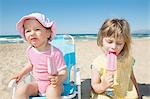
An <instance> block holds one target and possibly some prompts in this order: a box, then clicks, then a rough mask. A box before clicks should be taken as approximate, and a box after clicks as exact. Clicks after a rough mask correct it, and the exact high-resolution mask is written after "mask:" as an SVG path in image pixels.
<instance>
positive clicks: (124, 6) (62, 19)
mask: <svg viewBox="0 0 150 99" xmlns="http://www.w3.org/2000/svg"><path fill="white" fill-rule="evenodd" d="M32 12H41V13H43V14H45V15H46V16H47V17H49V18H50V19H51V20H54V21H55V22H56V27H57V29H56V31H57V33H97V32H98V29H99V28H100V27H101V25H102V23H103V22H104V21H105V20H106V19H108V18H124V19H126V20H128V21H129V23H130V26H131V30H132V31H137V30H150V1H149V0H0V34H1V35H5V34H18V31H17V30H16V27H15V26H16V23H17V22H18V20H19V19H20V18H21V17H22V16H24V15H26V14H30V13H32Z"/></svg>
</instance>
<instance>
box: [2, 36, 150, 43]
mask: <svg viewBox="0 0 150 99" xmlns="http://www.w3.org/2000/svg"><path fill="white" fill-rule="evenodd" d="M57 35H63V34H57ZM69 35H71V36H73V38H74V39H75V41H89V40H96V39H97V34H94V33H93V34H83V33H82V34H80V33H78V34H75V33H73V34H71V33H70V34H69ZM132 38H134V39H143V38H150V33H132ZM55 39H57V37H56V38H55ZM24 42H25V40H24V39H23V38H22V37H21V36H20V35H0V44H12V43H24Z"/></svg>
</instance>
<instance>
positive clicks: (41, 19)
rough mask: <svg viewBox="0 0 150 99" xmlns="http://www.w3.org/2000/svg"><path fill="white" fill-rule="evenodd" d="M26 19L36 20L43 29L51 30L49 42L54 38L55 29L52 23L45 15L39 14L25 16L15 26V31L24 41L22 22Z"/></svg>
mask: <svg viewBox="0 0 150 99" xmlns="http://www.w3.org/2000/svg"><path fill="white" fill-rule="evenodd" d="M27 19H37V20H38V21H39V22H40V23H41V24H42V25H43V26H44V27H45V28H51V32H52V34H51V38H50V41H51V40H52V39H53V38H54V37H55V35H56V33H55V30H56V27H55V23H54V21H50V20H49V19H48V18H47V17H46V16H45V15H43V14H41V13H32V14H29V15H26V16H24V17H22V18H21V19H20V20H19V21H18V23H17V24H16V28H17V30H18V31H19V32H20V34H21V36H22V37H23V38H24V39H25V40H26V38H25V36H24V27H23V25H24V22H25V20H27Z"/></svg>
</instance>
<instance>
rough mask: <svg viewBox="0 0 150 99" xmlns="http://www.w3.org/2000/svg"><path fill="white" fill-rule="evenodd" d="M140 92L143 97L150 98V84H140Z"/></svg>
mask: <svg viewBox="0 0 150 99" xmlns="http://www.w3.org/2000/svg"><path fill="white" fill-rule="evenodd" d="M138 86H139V90H140V93H141V95H142V96H150V84H139V83H138Z"/></svg>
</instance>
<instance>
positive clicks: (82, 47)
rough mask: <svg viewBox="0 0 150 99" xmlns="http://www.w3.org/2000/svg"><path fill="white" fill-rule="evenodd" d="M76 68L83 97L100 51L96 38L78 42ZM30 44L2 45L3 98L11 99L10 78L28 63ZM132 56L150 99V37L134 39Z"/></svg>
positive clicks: (0, 76)
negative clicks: (26, 55)
mask: <svg viewBox="0 0 150 99" xmlns="http://www.w3.org/2000/svg"><path fill="white" fill-rule="evenodd" d="M75 44H76V59H77V67H79V68H80V71H81V81H82V99H89V96H90V64H91V62H92V61H93V59H94V58H95V57H97V56H98V54H99V50H100V49H99V48H98V47H97V45H96V40H92V41H76V42H75ZM27 46H28V44H26V43H21V44H20V43H17V44H0V93H1V98H0V99H10V98H11V95H10V94H11V92H10V89H9V88H8V87H7V85H8V82H9V79H10V78H11V76H13V75H14V74H15V73H17V72H18V71H19V70H20V69H21V68H22V66H24V64H25V63H26V57H25V49H26V48H27ZM132 52H133V56H134V57H135V59H136V64H135V66H134V73H135V76H136V79H137V82H138V84H139V86H140V91H141V94H142V95H143V99H150V61H149V59H150V58H149V57H150V39H148V38H146V39H134V40H133V43H132Z"/></svg>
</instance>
